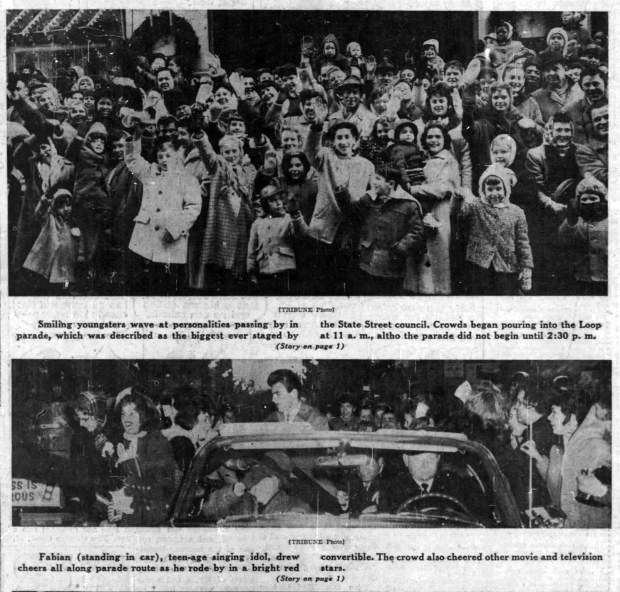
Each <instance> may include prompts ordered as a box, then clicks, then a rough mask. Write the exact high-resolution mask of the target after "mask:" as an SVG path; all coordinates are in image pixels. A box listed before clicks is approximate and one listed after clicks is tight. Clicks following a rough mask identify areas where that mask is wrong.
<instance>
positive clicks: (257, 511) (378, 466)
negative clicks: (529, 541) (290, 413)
mask: <svg viewBox="0 0 620 592" xmlns="http://www.w3.org/2000/svg"><path fill="white" fill-rule="evenodd" d="M424 453H430V454H424ZM411 458H414V459H415V458H418V459H420V458H430V459H431V465H432V467H431V471H434V473H435V474H434V475H432V481H433V483H434V484H443V487H438V488H436V487H435V486H434V485H433V486H431V487H430V489H429V490H428V491H426V490H418V491H417V492H416V486H415V485H414V481H413V479H412V474H411V471H410V469H409V466H410V464H408V459H411ZM414 462H417V461H414ZM433 463H434V464H433ZM446 484H452V486H451V487H448V486H447V485H446ZM171 524H172V525H173V526H177V527H181V526H182V527H190V526H200V527H209V526H217V527H222V526H224V527H225V526H231V527H237V528H238V527H257V526H267V527H313V528H316V527H325V528H341V527H348V528H356V527H357V528H359V527H362V528H368V527H384V528H398V527H403V528H417V527H420V528H433V527H449V528H522V527H523V526H524V525H525V524H524V516H523V515H520V513H519V509H518V507H517V504H516V502H515V499H514V497H513V494H512V492H511V490H510V487H509V485H508V482H507V480H506V478H505V477H504V475H503V474H502V472H501V471H500V469H499V467H498V465H497V462H496V460H495V459H494V457H493V455H492V454H491V453H490V452H489V451H488V450H487V449H486V448H485V447H484V446H481V445H480V444H477V443H475V442H470V441H469V440H468V439H467V437H466V436H464V435H463V434H453V433H444V432H431V431H403V430H379V431H377V432H374V433H367V432H317V431H313V430H312V429H311V427H310V426H309V425H306V424H302V423H294V424H284V423H281V424H274V423H272V424H264V423H263V424H252V423H245V424H227V425H226V426H224V428H223V430H222V432H221V434H220V436H219V437H218V438H216V439H214V440H211V441H210V442H208V443H207V444H205V445H204V446H203V447H202V448H201V449H200V450H199V451H198V452H197V454H196V456H195V458H194V461H193V464H192V466H191V468H190V470H189V472H188V474H187V475H186V479H185V480H184V483H183V485H182V487H181V490H180V492H179V495H178V497H177V500H176V504H175V507H174V510H173V513H172V515H171Z"/></svg>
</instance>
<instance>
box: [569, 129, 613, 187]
mask: <svg viewBox="0 0 620 592" xmlns="http://www.w3.org/2000/svg"><path fill="white" fill-rule="evenodd" d="M575 156H576V158H577V166H578V167H579V171H580V173H581V176H582V177H585V176H586V173H591V174H592V176H593V177H594V178H595V179H596V180H597V181H600V182H601V183H603V185H605V186H607V185H608V184H609V151H608V144H607V142H603V141H601V140H597V139H595V138H593V139H591V140H590V142H589V143H587V144H580V145H578V146H577V150H576V151H575Z"/></svg>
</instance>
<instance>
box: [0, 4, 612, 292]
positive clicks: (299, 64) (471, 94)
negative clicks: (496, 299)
mask: <svg viewBox="0 0 620 592" xmlns="http://www.w3.org/2000/svg"><path fill="white" fill-rule="evenodd" d="M420 18H422V19H423V18H424V17H423V15H421V16H420ZM583 18H584V15H583V13H577V12H564V13H561V14H560V13H558V17H557V21H558V22H557V26H556V27H553V28H551V29H550V30H549V31H548V32H547V35H546V42H547V48H546V49H544V50H542V51H540V52H539V53H537V52H535V51H534V50H532V49H529V48H527V47H526V46H525V45H524V44H523V43H522V42H521V41H519V40H518V39H517V33H516V32H515V30H514V28H513V26H512V24H511V23H509V22H501V23H499V24H498V25H497V26H496V27H495V28H494V29H493V30H491V31H489V32H488V34H486V35H485V37H484V39H483V40H478V48H477V49H478V51H477V53H476V54H475V55H466V54H465V53H463V54H460V55H451V56H445V57H446V59H445V60H444V59H443V57H442V48H441V47H440V45H439V42H438V41H437V40H436V39H432V38H431V39H426V40H424V41H423V42H422V43H418V42H417V41H415V42H412V45H411V47H409V48H408V50H407V51H406V52H404V53H403V55H400V54H397V53H394V54H392V53H390V52H389V51H387V52H385V51H384V52H383V53H382V54H381V55H382V56H383V58H382V59H380V60H377V59H375V57H374V56H372V55H370V54H371V52H372V51H375V52H377V53H379V52H380V51H382V47H381V46H376V47H374V48H369V47H364V48H362V47H361V46H360V44H359V43H357V42H356V41H355V40H353V39H347V40H346V45H345V46H346V50H345V52H344V53H341V49H340V47H341V45H340V42H341V41H343V40H339V39H338V38H337V37H336V36H335V35H332V34H329V35H327V36H326V37H325V38H324V39H323V40H322V41H321V42H320V43H319V42H315V41H314V40H313V39H312V38H311V37H307V36H306V37H304V38H303V41H302V44H301V57H299V56H298V55H291V57H290V59H291V63H288V64H280V65H277V66H276V67H267V65H265V67H262V68H259V69H256V70H249V69H246V68H242V67H241V68H237V69H236V70H235V71H230V72H226V71H225V70H224V69H223V68H222V67H221V65H220V60H219V59H218V58H217V57H216V56H213V55H210V54H209V55H208V56H207V57H208V60H209V61H210V62H209V63H210V67H209V70H208V72H195V71H193V70H192V69H191V68H190V67H189V66H188V65H187V64H184V63H182V61H181V59H180V58H179V57H178V56H165V55H163V54H154V55H150V56H143V55H140V56H138V55H136V56H134V58H135V59H134V60H133V62H132V60H128V62H127V63H125V64H121V67H120V69H119V68H118V67H115V68H110V69H109V70H106V71H105V72H99V73H97V75H84V72H83V70H82V69H81V67H80V66H77V65H72V64H70V63H67V64H63V66H62V68H58V69H57V70H56V71H55V72H47V73H44V72H42V71H40V70H38V69H37V68H36V67H35V65H34V64H33V63H32V62H30V61H27V62H25V63H24V64H22V65H21V66H20V67H19V69H18V70H17V71H16V72H11V73H10V74H9V77H8V93H9V97H8V99H9V100H8V102H9V108H8V112H7V116H8V121H9V127H8V138H7V139H8V152H7V154H8V156H9V162H8V164H9V166H8V171H9V177H8V183H9V193H8V206H9V211H8V219H9V248H10V257H11V292H12V293H13V294H16V295H20V294H25V295H32V294H55V295H62V294H70V295H120V294H138V295H143V294H144V295H184V294H233V295H234V294H264V295H272V294H275V295H285V294H301V295H316V294H328V295H342V294H362V295H363V294H371V295H395V294H400V295H402V294H441V295H447V294H473V295H479V294H491V295H504V294H510V295H515V294H524V293H534V294H588V295H590V294H595V295H601V294H606V293H607V185H608V131H609V115H608V93H607V83H608V66H607V47H606V46H607V41H606V32H604V31H598V32H595V34H594V36H593V37H591V36H590V34H589V33H588V32H587V30H586V29H585V27H584V26H583V25H582V24H581V22H582V20H583ZM386 35H388V36H389V33H388V32H386ZM416 39H417V37H416ZM377 42H378V40H377ZM385 45H389V38H388V39H386V40H385ZM223 57H225V56H223ZM448 58H449V59H448ZM293 62H294V63H293Z"/></svg>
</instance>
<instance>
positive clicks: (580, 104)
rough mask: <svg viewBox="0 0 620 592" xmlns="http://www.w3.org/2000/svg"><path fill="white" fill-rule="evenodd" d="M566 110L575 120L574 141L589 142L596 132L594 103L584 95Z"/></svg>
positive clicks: (579, 142) (577, 142)
mask: <svg viewBox="0 0 620 592" xmlns="http://www.w3.org/2000/svg"><path fill="white" fill-rule="evenodd" d="M605 98H607V95H606V96H605ZM565 111H566V113H567V114H568V115H569V116H570V118H571V119H572V121H573V130H574V133H573V142H575V143H576V144H585V143H586V142H589V141H590V140H591V139H592V137H593V134H594V127H593V125H592V104H591V103H590V102H589V101H588V99H586V97H585V96H583V97H581V98H580V99H579V100H578V101H576V102H575V103H573V104H572V105H571V106H570V107H569V108H568V109H565Z"/></svg>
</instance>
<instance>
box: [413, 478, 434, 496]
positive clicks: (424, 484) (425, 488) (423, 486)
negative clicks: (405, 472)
mask: <svg viewBox="0 0 620 592" xmlns="http://www.w3.org/2000/svg"><path fill="white" fill-rule="evenodd" d="M434 480H435V479H430V480H429V481H416V480H415V479H414V481H415V483H416V485H417V486H418V487H419V488H420V491H422V492H423V493H428V492H429V491H430V490H431V489H432V487H433V481H434Z"/></svg>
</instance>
